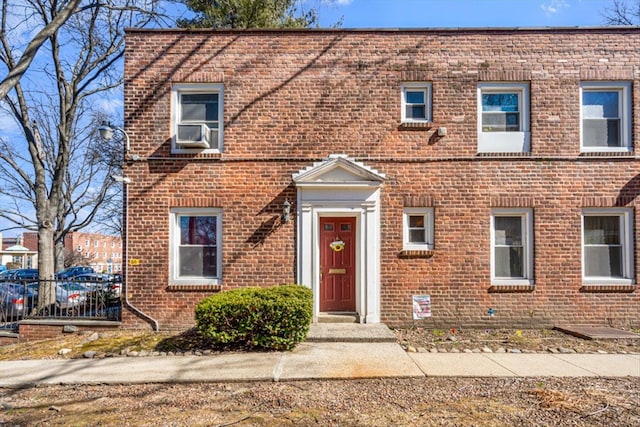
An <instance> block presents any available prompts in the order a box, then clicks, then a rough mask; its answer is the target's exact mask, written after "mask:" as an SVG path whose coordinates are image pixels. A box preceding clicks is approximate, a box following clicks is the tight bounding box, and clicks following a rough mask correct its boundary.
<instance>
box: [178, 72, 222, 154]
mask: <svg viewBox="0 0 640 427" xmlns="http://www.w3.org/2000/svg"><path fill="white" fill-rule="evenodd" d="M172 126H173V135H174V137H173V145H172V151H173V152H177V153H180V152H193V151H194V150H197V151H204V152H210V153H216V152H220V151H222V135H223V87H222V85H221V84H178V85H174V87H173V91H172Z"/></svg>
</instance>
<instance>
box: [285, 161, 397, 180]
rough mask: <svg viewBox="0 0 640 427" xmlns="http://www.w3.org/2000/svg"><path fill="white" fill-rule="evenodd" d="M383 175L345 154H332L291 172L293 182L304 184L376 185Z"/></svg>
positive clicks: (382, 178)
mask: <svg viewBox="0 0 640 427" xmlns="http://www.w3.org/2000/svg"><path fill="white" fill-rule="evenodd" d="M384 179H385V175H384V174H383V173H380V172H378V171H376V170H375V169H372V168H370V167H368V166H366V165H364V164H363V163H361V162H357V161H355V160H354V159H351V158H349V157H347V156H346V155H345V154H332V155H330V156H329V157H327V158H326V159H323V160H322V161H320V162H317V163H314V164H313V165H312V166H309V167H307V168H305V169H302V170H300V171H299V172H298V173H295V174H293V182H294V183H295V184H296V186H298V187H304V186H365V187H370V186H375V187H378V186H380V185H381V184H382V182H383V181H384Z"/></svg>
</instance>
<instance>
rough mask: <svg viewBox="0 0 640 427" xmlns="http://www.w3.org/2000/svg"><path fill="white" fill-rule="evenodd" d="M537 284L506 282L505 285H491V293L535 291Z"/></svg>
mask: <svg viewBox="0 0 640 427" xmlns="http://www.w3.org/2000/svg"><path fill="white" fill-rule="evenodd" d="M535 289H536V286H535V284H533V283H522V284H504V285H495V284H493V285H491V286H489V293H490V294H517V293H527V292H533V291H535Z"/></svg>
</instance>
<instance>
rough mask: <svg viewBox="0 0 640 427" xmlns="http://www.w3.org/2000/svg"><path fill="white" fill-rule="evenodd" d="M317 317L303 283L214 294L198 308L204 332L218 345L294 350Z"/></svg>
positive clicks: (308, 290)
mask: <svg viewBox="0 0 640 427" xmlns="http://www.w3.org/2000/svg"><path fill="white" fill-rule="evenodd" d="M312 316H313V294H312V292H311V289H308V288H305V287H304V286H300V285H281V286H274V287H271V288H241V289H234V290H230V291H226V292H221V293H219V294H215V295H212V296H210V297H208V298H205V299H203V300H202V301H200V302H199V303H198V305H197V306H196V309H195V319H196V327H197V329H198V331H199V332H200V334H202V335H203V336H204V337H205V338H208V339H210V340H211V341H212V342H213V343H214V344H216V345H235V346H243V347H249V348H254V347H255V348H261V349H271V350H290V349H292V348H293V347H295V345H296V344H297V343H299V342H301V341H302V340H304V339H305V337H306V336H307V333H308V332H309V325H310V323H311V317H312Z"/></svg>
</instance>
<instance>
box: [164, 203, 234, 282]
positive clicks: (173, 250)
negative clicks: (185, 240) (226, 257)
mask: <svg viewBox="0 0 640 427" xmlns="http://www.w3.org/2000/svg"><path fill="white" fill-rule="evenodd" d="M169 215H170V219H169V221H170V222H169V224H170V226H169V240H170V242H169V277H170V283H171V284H175V285H184V284H189V285H212V284H213V285H217V284H220V283H221V281H222V209H219V208H173V209H171V211H170V214H169ZM184 215H192V216H194V215H195V216H198V215H200V216H207V215H211V216H216V230H217V233H218V234H217V236H216V242H217V247H216V251H217V253H216V259H217V260H218V265H217V267H216V271H217V272H218V277H202V278H197V277H188V278H182V277H180V276H179V275H178V272H179V269H178V260H179V254H178V249H179V246H180V245H179V243H180V222H179V217H180V216H184Z"/></svg>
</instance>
